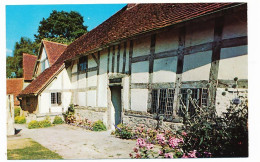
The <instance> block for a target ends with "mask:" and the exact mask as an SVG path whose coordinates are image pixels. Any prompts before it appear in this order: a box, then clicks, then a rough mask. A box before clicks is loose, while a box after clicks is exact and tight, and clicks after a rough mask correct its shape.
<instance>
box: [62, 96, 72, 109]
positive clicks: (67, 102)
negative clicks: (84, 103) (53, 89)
mask: <svg viewBox="0 0 260 162" xmlns="http://www.w3.org/2000/svg"><path fill="white" fill-rule="evenodd" d="M61 97H62V107H63V108H64V112H66V111H67V110H68V107H69V105H70V103H71V97H72V93H71V92H62V96H61Z"/></svg>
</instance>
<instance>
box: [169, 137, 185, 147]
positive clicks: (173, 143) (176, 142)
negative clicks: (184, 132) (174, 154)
mask: <svg viewBox="0 0 260 162" xmlns="http://www.w3.org/2000/svg"><path fill="white" fill-rule="evenodd" d="M179 143H183V139H182V138H180V139H179V138H175V137H172V138H170V139H169V146H171V147H172V148H176V147H178V145H179Z"/></svg>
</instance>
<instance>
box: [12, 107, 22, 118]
mask: <svg viewBox="0 0 260 162" xmlns="http://www.w3.org/2000/svg"><path fill="white" fill-rule="evenodd" d="M20 112H21V108H20V107H14V117H16V116H20Z"/></svg>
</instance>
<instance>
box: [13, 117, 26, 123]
mask: <svg viewBox="0 0 260 162" xmlns="http://www.w3.org/2000/svg"><path fill="white" fill-rule="evenodd" d="M14 122H15V123H16V124H24V123H26V119H25V117H24V116H16V117H15V118H14Z"/></svg>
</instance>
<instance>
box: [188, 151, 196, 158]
mask: <svg viewBox="0 0 260 162" xmlns="http://www.w3.org/2000/svg"><path fill="white" fill-rule="evenodd" d="M196 152H197V150H193V151H190V153H188V156H189V157H190V158H197V157H196Z"/></svg>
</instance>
